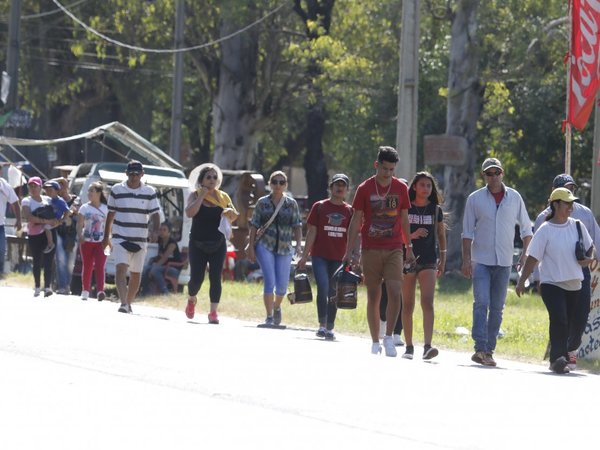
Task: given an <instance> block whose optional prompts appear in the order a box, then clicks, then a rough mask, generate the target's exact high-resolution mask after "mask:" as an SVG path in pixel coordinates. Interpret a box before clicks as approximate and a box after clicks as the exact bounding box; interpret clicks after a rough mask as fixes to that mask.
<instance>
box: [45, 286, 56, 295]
mask: <svg viewBox="0 0 600 450" xmlns="http://www.w3.org/2000/svg"><path fill="white" fill-rule="evenodd" d="M52 294H54V292H52V289H50V288H46V289H44V297H50V296H51V295H52Z"/></svg>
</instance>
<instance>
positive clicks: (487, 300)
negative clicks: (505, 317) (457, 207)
mask: <svg viewBox="0 0 600 450" xmlns="http://www.w3.org/2000/svg"><path fill="white" fill-rule="evenodd" d="M481 173H482V176H483V177H484V179H485V182H486V185H485V186H484V187H482V188H481V189H478V190H476V191H475V192H473V193H471V195H469V197H468V198H467V203H466V205H465V213H464V216H463V232H462V251H463V262H462V273H463V275H464V276H465V277H467V278H472V279H473V297H474V301H473V328H472V336H473V340H474V341H475V353H474V354H473V356H472V357H471V360H472V361H474V362H476V363H478V364H482V365H484V366H495V365H496V361H494V358H493V352H494V350H495V348H496V339H497V337H498V332H499V331H500V325H501V324H502V312H503V310H504V303H505V301H506V291H507V288H508V281H509V276H510V269H511V266H512V263H513V251H514V237H515V226H516V225H519V228H520V232H521V239H522V240H523V253H522V254H521V257H520V259H519V263H518V265H517V267H520V266H522V265H523V263H524V258H525V253H526V252H527V246H528V245H529V241H531V236H532V234H533V232H532V230H531V220H530V219H529V215H528V214H527V209H526V208H525V203H524V202H523V199H522V198H521V195H520V194H519V193H518V192H517V191H516V190H514V189H512V188H510V187H508V186H505V185H504V183H503V179H504V169H503V168H502V163H501V162H500V161H499V160H498V159H496V158H487V159H486V160H485V161H484V162H483V164H482V166H481Z"/></svg>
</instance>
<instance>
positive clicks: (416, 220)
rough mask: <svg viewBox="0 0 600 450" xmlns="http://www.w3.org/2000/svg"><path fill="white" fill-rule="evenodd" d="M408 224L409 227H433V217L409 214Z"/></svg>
mask: <svg viewBox="0 0 600 450" xmlns="http://www.w3.org/2000/svg"><path fill="white" fill-rule="evenodd" d="M408 223H410V224H411V225H433V216H432V215H431V214H427V215H421V214H409V215H408Z"/></svg>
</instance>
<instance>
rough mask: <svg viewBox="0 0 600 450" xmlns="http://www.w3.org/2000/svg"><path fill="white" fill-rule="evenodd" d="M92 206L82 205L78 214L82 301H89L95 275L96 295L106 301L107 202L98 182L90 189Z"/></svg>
mask: <svg viewBox="0 0 600 450" xmlns="http://www.w3.org/2000/svg"><path fill="white" fill-rule="evenodd" d="M88 198H89V199H90V200H89V202H87V203H85V204H83V205H81V208H79V212H78V220H77V236H78V240H79V242H80V245H79V251H80V252H81V264H82V270H81V286H82V288H83V289H82V291H81V300H87V299H88V298H89V296H90V291H91V290H92V272H93V273H94V274H95V275H96V291H97V298H98V301H99V302H101V301H102V300H104V299H105V298H106V294H105V293H104V276H105V270H104V268H105V266H106V254H105V253H104V248H102V240H103V239H104V227H105V226H106V216H108V206H107V205H106V203H107V200H106V196H105V195H104V184H102V183H101V182H99V181H96V182H94V183H92V184H90V187H89V188H88Z"/></svg>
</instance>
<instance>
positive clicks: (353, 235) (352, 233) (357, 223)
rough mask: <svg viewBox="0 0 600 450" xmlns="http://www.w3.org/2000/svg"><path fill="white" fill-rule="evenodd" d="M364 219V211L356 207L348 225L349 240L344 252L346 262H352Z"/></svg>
mask: <svg viewBox="0 0 600 450" xmlns="http://www.w3.org/2000/svg"><path fill="white" fill-rule="evenodd" d="M362 221H363V211H362V210H360V209H355V210H354V214H352V219H351V220H350V225H349V226H348V242H347V244H346V253H345V254H344V258H343V262H344V263H349V262H352V258H353V253H354V249H355V247H356V240H357V238H358V233H359V232H360V228H361V226H362Z"/></svg>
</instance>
